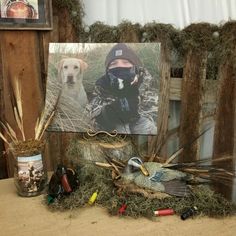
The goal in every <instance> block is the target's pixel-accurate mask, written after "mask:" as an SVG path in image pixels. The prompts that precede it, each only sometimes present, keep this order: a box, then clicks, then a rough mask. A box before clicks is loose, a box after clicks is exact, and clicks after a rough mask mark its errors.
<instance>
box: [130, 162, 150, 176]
mask: <svg viewBox="0 0 236 236" xmlns="http://www.w3.org/2000/svg"><path fill="white" fill-rule="evenodd" d="M136 170H141V172H142V173H143V174H144V175H145V176H149V173H148V170H147V169H146V167H145V166H144V165H143V162H142V160H141V159H140V158H139V157H132V158H130V159H129V160H128V163H127V167H126V171H127V172H129V173H132V172H134V171H136Z"/></svg>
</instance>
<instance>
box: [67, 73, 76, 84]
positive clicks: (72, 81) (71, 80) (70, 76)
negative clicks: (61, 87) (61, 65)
mask: <svg viewBox="0 0 236 236" xmlns="http://www.w3.org/2000/svg"><path fill="white" fill-rule="evenodd" d="M67 83H69V84H74V83H75V82H74V80H73V76H72V75H68V76H67Z"/></svg>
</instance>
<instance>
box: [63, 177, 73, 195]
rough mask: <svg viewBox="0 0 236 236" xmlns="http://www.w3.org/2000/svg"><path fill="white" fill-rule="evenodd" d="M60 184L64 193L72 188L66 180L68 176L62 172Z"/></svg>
mask: <svg viewBox="0 0 236 236" xmlns="http://www.w3.org/2000/svg"><path fill="white" fill-rule="evenodd" d="M61 184H62V187H63V189H64V190H65V192H66V193H70V192H72V189H71V187H70V184H69V181H68V178H67V175H66V174H64V175H63V176H62V178H61Z"/></svg>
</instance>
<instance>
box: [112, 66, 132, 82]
mask: <svg viewBox="0 0 236 236" xmlns="http://www.w3.org/2000/svg"><path fill="white" fill-rule="evenodd" d="M108 73H111V74H112V75H114V76H115V77H117V78H119V79H122V80H126V81H129V82H132V81H133V79H134V77H135V75H136V73H135V69H134V67H128V68H126V67H116V68H112V69H109V70H108Z"/></svg>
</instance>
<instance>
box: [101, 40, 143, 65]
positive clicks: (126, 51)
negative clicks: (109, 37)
mask: <svg viewBox="0 0 236 236" xmlns="http://www.w3.org/2000/svg"><path fill="white" fill-rule="evenodd" d="M116 59H126V60H128V61H130V62H131V63H132V64H133V65H137V66H142V62H141V61H140V59H139V58H138V56H137V54H136V53H135V52H134V51H133V50H132V49H131V48H130V47H128V46H127V45H126V44H124V43H118V44H116V45H115V46H113V47H112V49H111V50H110V52H109V53H108V54H107V57H106V60H105V67H106V69H107V68H108V67H109V65H110V63H111V62H112V61H114V60H116Z"/></svg>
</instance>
